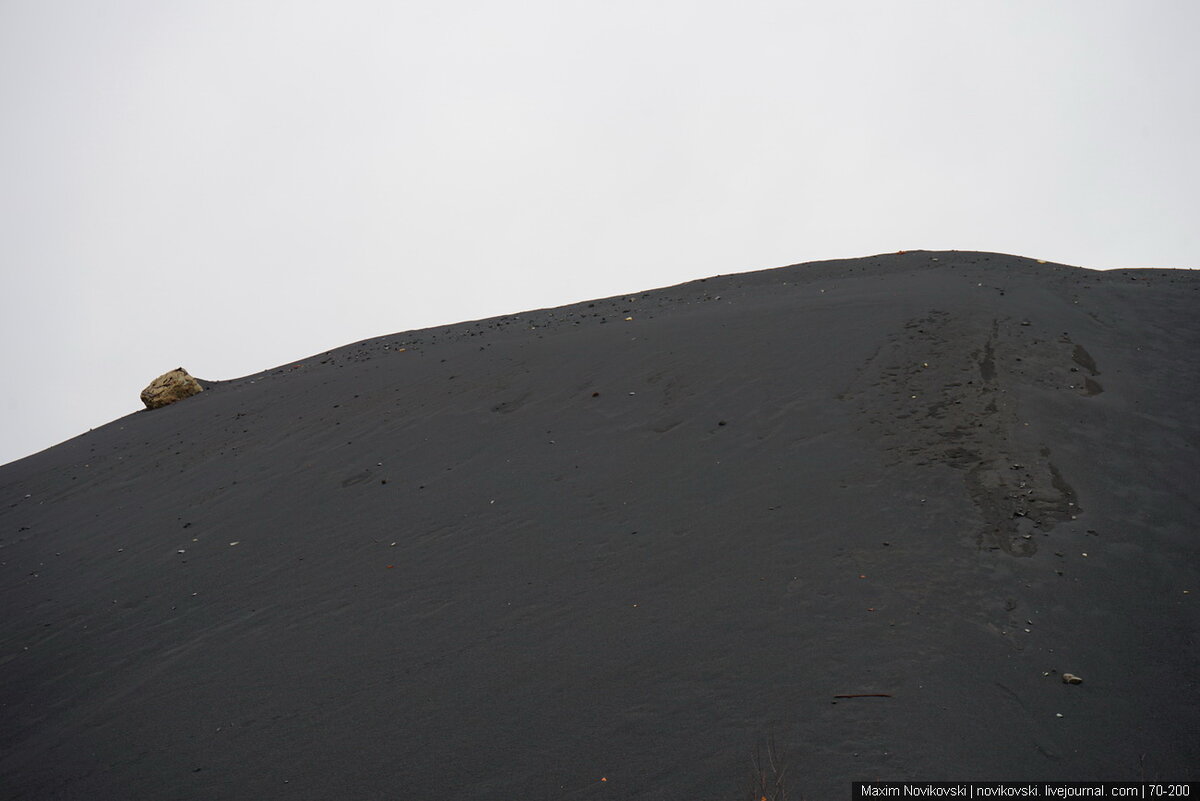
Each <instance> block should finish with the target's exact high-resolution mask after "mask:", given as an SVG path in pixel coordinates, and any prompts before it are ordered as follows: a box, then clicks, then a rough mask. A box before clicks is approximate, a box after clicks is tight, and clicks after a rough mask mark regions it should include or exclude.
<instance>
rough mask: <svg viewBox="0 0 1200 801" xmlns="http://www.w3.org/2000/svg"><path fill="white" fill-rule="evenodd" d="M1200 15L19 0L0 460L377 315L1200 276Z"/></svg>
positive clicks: (1123, 5) (381, 326) (989, 2)
mask: <svg viewBox="0 0 1200 801" xmlns="http://www.w3.org/2000/svg"><path fill="white" fill-rule="evenodd" d="M1197 32H1200V2H1194V0H1179V1H1178V2H1168V1H1167V0H1132V1H1131V2H1114V1H1110V0H1081V1H1080V2H1065V1H1062V2H1056V0H1005V1H1004V2H1001V0H944V1H943V2H914V1H906V0H883V1H879V0H876V1H875V2H865V1H860V2H851V1H850V0H821V2H805V0H788V1H786V2H784V1H779V2H776V1H774V0H736V2H734V1H732V0H731V1H729V2H714V1H712V0H687V1H676V0H604V2H599V0H595V1H593V2H583V1H582V0H530V1H526V2H522V0H503V2H501V1H500V0H493V1H491V2H484V1H483V0H413V1H411V2H404V0H390V2H385V1H384V0H379V2H368V1H367V0H337V1H336V2H332V1H331V2H316V1H315V0H278V1H267V0H229V2H225V1H223V0H192V1H190V2H183V1H182V0H178V1H177V2H169V1H168V2H164V0H94V1H93V0H0V279H2V281H0V337H2V347H0V377H2V378H0V387H2V391H0V463H3V462H7V461H11V460H13V459H16V458H19V457H21V456H24V455H26V454H29V453H32V452H35V451H38V450H41V449H42V448H45V447H49V446H51V445H54V444H55V443H57V442H59V441H61V440H64V439H67V438H70V437H72V436H75V435H77V434H80V433H82V432H84V431H86V430H87V429H88V428H89V427H93V426H98V425H101V424H103V423H105V422H108V421H110V420H112V419H115V418H116V417H119V416H121V415H124V414H126V413H128V412H131V411H134V410H136V409H138V408H141V403H140V401H139V400H138V393H139V392H140V391H141V389H142V387H143V386H145V385H146V383H148V382H149V381H150V380H151V379H152V378H154V377H155V376H157V375H159V374H160V373H162V372H165V371H166V370H169V369H172V368H174V367H177V366H179V365H183V366H185V367H186V368H187V369H188V370H189V371H191V372H192V373H193V374H194V375H197V376H200V377H202V378H208V379H227V378H233V377H237V376H240V375H245V374H248V373H252V372H257V371H259V370H262V369H266V368H270V367H273V366H275V365H278V364H282V363H284V362H287V361H291V360H294V359H298V358H301V357H305V356H308V355H310V354H313V353H317V352H320V351H323V350H327V349H329V348H333V347H336V346H339V345H343V344H346V343H349V342H353V341H356V340H359V339H364V338H367V337H371V336H377V335H382V334H388V333H392V332H399V331H406V330H410V329H414V328H421V327H426V326H430V325H436V324H442V323H450V322H457V321H461V320H467V319H477V318H481V317H488V316H492V315H497V314H505V313H510V312H516V311H522V310H526V309H533V308H539V307H546V306H556V305H561V304H565V303H569V302H574V301H578V300H585V299H589V298H594V297H603V296H607V295H614V294H620V293H624V292H636V291H640V290H645V289H650V288H653V287H659V286H664V285H668V284H673V283H678V282H681V281H685V280H689V279H692V278H700V277H705V276H709V275H714V274H717V273H732V272H743V271H747V270H756V269H764V268H768V267H776V266H780V265H784V264H792V263H796V262H802V261H811V260H814V259H825V258H840V257H854V256H862V255H868V254H871V253H878V252H885V251H894V250H898V249H917V248H927V249H960V250H997V251H1002V252H1008V253H1016V254H1020V255H1025V256H1034V257H1038V258H1044V259H1049V260H1052V261H1061V262H1066V263H1069V264H1079V265H1083V266H1089V267H1134V266H1161V267H1195V266H1200V255H1198V254H1200V203H1198V202H1197V196H1198V195H1197V193H1198V191H1200V157H1198V154H1197V148H1198V147H1200V47H1197V46H1196V43H1195V38H1196V35H1197Z"/></svg>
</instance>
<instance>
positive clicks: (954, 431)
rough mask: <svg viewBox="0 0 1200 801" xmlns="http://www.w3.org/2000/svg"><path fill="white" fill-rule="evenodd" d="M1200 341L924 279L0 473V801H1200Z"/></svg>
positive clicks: (1036, 285)
mask: <svg viewBox="0 0 1200 801" xmlns="http://www.w3.org/2000/svg"><path fill="white" fill-rule="evenodd" d="M1198 310H1200V276H1198V275H1196V274H1194V273H1189V272H1173V271H1155V270H1125V271H1112V272H1104V273H1099V272H1092V271H1088V270H1084V269H1079V268H1073V267H1065V266H1060V265H1052V264H1041V263H1038V262H1036V261H1032V260H1029V259H1023V258H1016V257H1012V256H1001V255H995V254H980V253H959V252H942V253H929V252H911V253H906V254H897V255H887V256H878V257H873V258H865V259H856V260H848V261H838V262H825V263H818V264H808V265H799V266H795V267H786V268H782V269H777V270H767V271H763V272H757V273H748V274H743V275H732V276H725V277H720V278H712V279H708V280H706V281H696V282H692V283H689V284H684V285H681V286H676V287H671V288H667V289H659V290H655V291H652V292H645V293H638V294H636V295H628V296H625V297H619V298H610V299H607V300H600V301H595V302H592V303H580V304H576V305H573V306H567V307H563V308H560V309H553V310H543V311H536V312H528V313H522V314H518V315H511V316H507V317H499V318H495V319H491V320H484V321H480V322H471V323H462V324H459V325H453V326H449V327H445V328H437V329H429V330H424V331H413V332H407V333H402V334H395V335H392V336H386V337H380V338H378V339H373V340H369V341H366V342H361V343H358V344H355V345H349V346H346V347H343V348H339V349H337V350H333V351H330V352H328V353H323V354H320V355H317V356H313V357H311V358H307V359H303V360H301V361H298V362H295V363H293V364H289V365H285V366H283V367H281V368H278V369H274V370H269V371H267V372H264V373H260V374H258V375H254V376H249V377H247V378H242V379H238V380H234V381H225V382H206V386H207V387H208V391H206V392H204V393H203V394H201V395H198V396H196V397H194V398H190V399H188V400H186V401H183V402H181V403H179V404H176V405H174V406H169V407H166V408H164V409H159V410H156V411H152V412H139V413H137V414H132V415H129V416H128V417H125V418H123V419H120V420H117V421H115V422H113V423H111V424H110V425H108V426H105V427H103V428H100V429H97V430H95V431H92V432H90V433H88V434H86V435H84V436H81V437H78V438H76V439H74V440H71V441H69V442H66V443H63V444H61V445H59V446H57V447H55V448H51V449H50V450H47V451H44V452H42V453H39V454H37V455H34V456H31V457H29V458H27V459H23V460H21V461H19V462H15V463H13V464H9V465H6V466H4V467H2V468H0V593H2V595H0V597H2V599H3V610H4V616H3V624H2V627H0V710H2V713H3V726H2V727H0V798H3V799H81V800H82V799H87V800H88V801H94V800H95V799H154V800H156V801H157V800H158V799H446V798H465V799H497V801H512V800H514V799H547V800H549V799H713V801H716V800H717V799H740V798H744V797H745V794H746V793H747V791H748V789H749V788H748V783H747V779H748V775H749V772H750V758H751V755H752V753H753V751H754V748H755V746H756V744H761V743H763V742H765V741H766V739H767V738H768V737H772V736H773V737H774V740H775V742H776V746H777V750H778V752H779V754H780V756H781V757H782V758H783V759H784V760H785V761H786V762H787V764H788V766H789V767H788V773H787V784H788V788H789V790H790V795H789V797H790V798H793V799H794V798H798V797H801V796H802V797H804V798H807V799H809V801H824V800H825V799H840V798H846V797H848V796H849V783H850V781H851V780H868V779H917V780H946V779H977V780H998V779H1015V780H1016V779H1019V780H1026V779H1059V780H1095V779H1140V778H1145V779H1155V778H1157V779H1164V780H1184V779H1191V780H1195V779H1200V684H1198V682H1200V645H1198V643H1197V634H1198V633H1200V560H1198V558H1197V557H1198V552H1200V531H1198V524H1200V508H1198V493H1197V489H1196V488H1197V485H1198V483H1197V476H1200V452H1198V445H1200V363H1198V361H1197V358H1196V354H1197V351H1198V348H1200V315H1198V314H1197V312H1198ZM168 366H174V365H164V369H166V367H168ZM147 378H149V376H148V377H147ZM138 389H140V388H139V387H131V388H130V392H131V395H133V394H136V392H137V390H138ZM1064 672H1070V673H1074V674H1077V675H1079V676H1080V677H1082V678H1083V683H1082V684H1079V685H1068V684H1065V683H1063V681H1062V680H1061V674H1062V673H1064ZM868 694H876V695H869V696H868ZM846 695H854V696H868V697H854V698H840V699H839V698H838V696H846Z"/></svg>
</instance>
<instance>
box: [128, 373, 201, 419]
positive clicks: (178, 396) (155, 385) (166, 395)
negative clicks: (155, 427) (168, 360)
mask: <svg viewBox="0 0 1200 801" xmlns="http://www.w3.org/2000/svg"><path fill="white" fill-rule="evenodd" d="M203 391H204V387H202V386H200V382H199V381H197V380H196V379H195V378H193V377H192V376H191V375H190V374H189V373H188V371H187V370H184V369H183V368H182V367H178V368H176V369H174V370H172V371H170V372H169V373H163V374H162V375H160V376H159V377H158V378H156V379H154V380H153V381H151V382H150V384H149V385H148V386H147V387H146V388H145V389H143V390H142V403H144V404H146V408H147V409H157V408H159V407H160V406H167V405H170V404H172V403H175V402H176V401H181V400H183V399H184V398H190V397H191V396H192V395H195V394H197V393H198V392H203Z"/></svg>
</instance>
